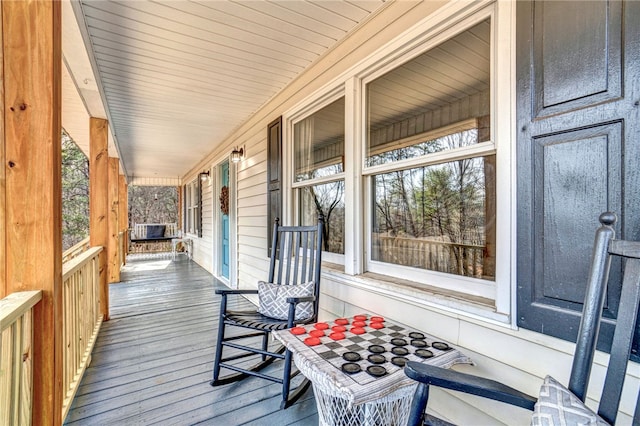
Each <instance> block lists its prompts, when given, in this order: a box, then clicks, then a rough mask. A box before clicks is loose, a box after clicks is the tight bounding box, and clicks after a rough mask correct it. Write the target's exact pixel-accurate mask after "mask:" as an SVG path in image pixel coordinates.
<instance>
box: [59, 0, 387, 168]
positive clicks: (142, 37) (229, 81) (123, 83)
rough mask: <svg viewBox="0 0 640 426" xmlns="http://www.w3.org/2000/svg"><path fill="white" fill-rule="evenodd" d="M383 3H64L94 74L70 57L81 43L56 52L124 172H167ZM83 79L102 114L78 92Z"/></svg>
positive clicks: (198, 155)
mask: <svg viewBox="0 0 640 426" xmlns="http://www.w3.org/2000/svg"><path fill="white" fill-rule="evenodd" d="M383 5H384V0H349V1H333V0H309V1H306V0H305V1H302V0H275V1H253V0H247V1H212V0H192V1H187V0H169V1H143V0H127V1H104V0H82V1H79V2H75V1H74V3H73V9H74V11H75V17H76V19H77V23H76V22H73V23H71V22H68V21H65V22H64V25H65V27H66V26H67V25H71V24H74V25H78V29H79V30H80V33H81V34H82V35H83V36H84V44H85V45H86V46H87V50H88V51H89V53H88V58H89V60H90V63H91V65H92V68H93V70H92V71H93V72H94V73H95V74H96V75H95V76H94V75H87V74H88V73H89V71H88V70H87V67H86V63H83V62H82V61H80V60H75V59H74V58H76V57H77V56H79V55H81V52H78V50H79V49H84V47H85V46H78V43H65V44H63V53H64V55H65V60H66V62H67V64H68V67H69V69H70V72H71V74H72V76H73V80H74V81H75V83H76V87H78V92H79V93H80V95H81V96H82V97H83V100H84V103H85V106H86V107H87V109H89V113H90V114H91V115H93V116H100V114H104V115H105V116H106V117H105V118H107V119H109V122H110V126H111V130H112V134H113V136H114V137H115V142H116V144H117V147H118V152H119V155H120V158H121V163H122V164H123V166H124V168H125V169H126V172H127V174H128V175H129V176H130V177H150V178H151V177H166V178H171V177H174V178H175V177H180V176H183V175H184V174H185V173H187V172H188V171H189V170H190V169H191V168H192V167H194V166H195V165H196V163H197V162H198V161H200V160H201V159H202V158H203V157H204V156H206V155H207V154H208V153H210V152H211V151H212V150H213V149H214V147H215V146H216V144H218V143H220V142H221V141H223V140H224V138H225V137H226V136H227V135H229V134H230V133H231V132H232V131H233V130H234V129H235V128H236V127H238V126H239V125H240V124H242V123H243V122H244V121H245V120H247V119H248V118H249V117H250V116H251V114H253V113H254V112H256V111H257V110H258V109H259V108H260V106H262V105H263V104H264V103H265V102H267V101H268V100H269V99H270V98H271V97H272V96H274V95H275V94H276V93H277V92H279V91H280V90H282V89H283V88H284V87H285V86H286V85H287V84H288V83H290V82H291V81H292V80H293V79H294V78H296V76H298V75H299V74H300V73H301V72H302V71H304V70H305V69H306V68H307V67H309V66H310V65H311V64H312V63H313V62H314V61H315V60H316V59H318V58H319V57H320V56H322V55H323V54H324V53H325V52H327V51H328V50H329V49H331V48H332V47H333V46H334V45H336V43H338V42H339V41H340V40H341V39H343V38H344V37H345V35H346V34H347V33H348V32H349V31H351V30H352V29H353V28H354V27H356V26H357V25H358V24H359V23H361V22H362V21H363V20H365V19H367V17H369V16H370V15H371V14H372V13H374V12H375V11H376V10H378V9H379V8H380V7H382V6H383ZM64 16H65V17H66V16H67V15H64ZM85 53H86V51H85ZM76 63H77V64H80V65H78V66H75V64H76ZM93 82H95V84H96V85H97V86H96V88H97V90H98V91H99V93H100V94H101V95H102V101H103V104H104V108H105V110H104V111H102V112H100V111H97V112H94V111H92V109H94V110H95V109H99V108H97V107H96V106H95V105H93V104H94V103H95V102H94V100H93V99H92V98H87V97H86V96H85V94H84V93H83V91H84V92H87V90H86V88H85V87H83V85H88V86H91V85H92V84H93ZM95 93H96V90H92V91H89V94H91V95H92V96H93V95H95ZM63 120H64V119H63ZM72 136H73V135H72Z"/></svg>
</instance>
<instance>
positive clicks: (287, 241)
mask: <svg viewBox="0 0 640 426" xmlns="http://www.w3.org/2000/svg"><path fill="white" fill-rule="evenodd" d="M278 222H279V221H278V219H276V220H275V224H274V227H273V240H272V246H271V255H270V266H269V276H268V278H267V280H266V283H270V284H276V285H279V286H289V285H297V284H302V283H309V282H311V281H313V294H312V295H310V296H303V297H287V298H286V303H288V314H287V318H286V319H276V318H272V317H269V316H266V315H263V314H262V313H260V312H258V311H257V310H251V311H234V310H229V309H227V301H228V296H230V295H246V294H258V295H259V292H258V290H216V294H219V295H221V296H222V300H221V302H220V321H219V328H218V339H217V343H216V354H215V361H214V365H213V380H212V381H211V383H210V384H211V386H222V385H226V384H228V383H233V382H236V381H238V380H241V379H244V378H245V377H248V376H254V377H259V378H261V379H265V380H269V381H272V382H276V383H280V384H282V403H281V405H280V407H281V408H287V407H289V406H291V405H292V404H293V403H294V402H295V401H296V400H297V399H298V398H300V396H302V394H303V393H304V392H305V391H306V389H307V388H308V387H309V384H310V383H309V381H308V380H306V379H305V380H303V381H302V383H301V384H299V385H298V386H297V388H296V389H295V391H293V392H291V395H290V394H289V393H290V387H291V378H292V377H294V376H295V375H296V374H298V371H295V372H293V373H292V368H291V364H292V359H291V352H289V351H288V350H286V349H285V347H284V346H282V345H280V346H279V347H278V348H276V349H271V350H270V349H269V335H270V333H271V332H272V331H276V330H283V329H288V328H291V327H293V326H294V325H295V324H311V323H314V322H316V321H317V318H318V301H319V296H320V271H321V263H322V235H323V233H322V229H323V226H324V220H323V218H322V217H320V218H319V219H318V223H317V225H312V226H281V225H279V223H278ZM310 287H311V286H310ZM259 297H260V295H259ZM301 303H307V304H309V303H311V304H312V306H313V311H312V315H311V316H310V317H308V318H305V319H304V320H296V319H295V315H296V307H297V306H298V305H299V304H301ZM230 327H232V330H233V331H235V333H234V332H231V333H227V331H228V329H229V328H230ZM238 329H241V330H242V331H244V333H243V332H242V331H241V332H238ZM256 338H260V339H257V340H258V341H259V342H260V343H259V344H258V345H252V343H255V341H256ZM240 342H242V343H240ZM227 348H231V349H232V351H233V352H232V354H231V355H228V356H225V354H224V353H223V351H224V350H225V349H227ZM239 351H240V353H238V352H239ZM254 356H255V357H257V358H258V359H257V360H256V363H255V364H253V365H251V366H248V367H243V366H242V365H241V364H239V363H237V362H233V361H237V360H241V359H245V358H249V357H254ZM280 359H282V360H284V368H283V371H282V375H281V376H274V375H270V374H264V373H262V372H261V370H263V369H264V368H265V367H267V366H268V365H270V364H271V363H273V362H274V361H276V360H280ZM222 369H227V370H231V371H232V372H233V373H231V374H228V375H226V376H224V377H222V376H221V375H220V372H221V370H222Z"/></svg>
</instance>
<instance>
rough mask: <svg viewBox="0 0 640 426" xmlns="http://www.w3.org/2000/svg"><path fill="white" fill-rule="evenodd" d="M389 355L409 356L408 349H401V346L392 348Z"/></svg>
mask: <svg viewBox="0 0 640 426" xmlns="http://www.w3.org/2000/svg"><path fill="white" fill-rule="evenodd" d="M391 353H393V354H394V355H399V356H404V355H409V349H407V348H403V347H402V346H394V347H393V348H391Z"/></svg>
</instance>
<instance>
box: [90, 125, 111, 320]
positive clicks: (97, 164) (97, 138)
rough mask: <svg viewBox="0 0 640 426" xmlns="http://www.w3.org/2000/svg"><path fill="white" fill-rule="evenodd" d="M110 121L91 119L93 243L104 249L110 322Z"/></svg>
mask: <svg viewBox="0 0 640 426" xmlns="http://www.w3.org/2000/svg"><path fill="white" fill-rule="evenodd" d="M108 131H109V122H108V121H107V120H104V119H102V118H95V117H91V118H90V119H89V139H90V140H89V157H90V158H89V241H90V243H91V246H102V247H104V248H105V250H102V252H101V253H100V260H99V263H100V266H99V275H100V310H101V311H102V315H103V317H104V321H108V320H109V284H108V282H107V281H108V280H107V246H108V244H109V190H108V189H109V152H108V148H107V140H108V139H107V137H108Z"/></svg>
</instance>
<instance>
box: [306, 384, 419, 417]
mask: <svg viewBox="0 0 640 426" xmlns="http://www.w3.org/2000/svg"><path fill="white" fill-rule="evenodd" d="M415 390H416V386H415V385H411V386H405V387H403V388H400V389H398V390H396V391H395V392H393V393H391V394H389V395H387V396H386V397H384V398H380V399H376V400H374V401H371V402H367V403H364V404H359V405H352V404H350V403H349V401H348V400H346V399H344V398H340V397H339V396H338V395H335V394H332V393H331V392H326V391H325V390H324V389H321V388H320V387H319V386H315V385H314V386H313V392H314V394H315V398H316V404H317V406H318V417H319V420H320V425H322V426H352V425H366V426H381V425H390V426H391V425H393V426H395V425H398V426H400V425H401V426H404V425H406V424H407V420H408V418H409V411H410V408H411V400H412V398H413V394H414V392H415Z"/></svg>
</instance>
